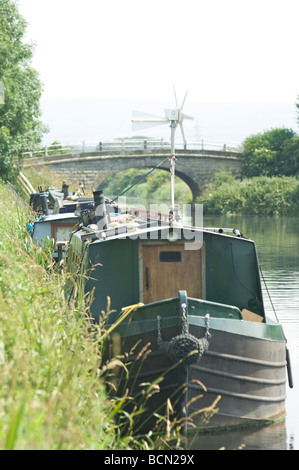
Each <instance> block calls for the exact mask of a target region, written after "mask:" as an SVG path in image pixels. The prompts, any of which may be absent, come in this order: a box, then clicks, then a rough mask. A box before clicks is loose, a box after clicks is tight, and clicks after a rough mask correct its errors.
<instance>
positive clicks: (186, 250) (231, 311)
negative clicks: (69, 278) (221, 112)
mask: <svg viewBox="0 0 299 470" xmlns="http://www.w3.org/2000/svg"><path fill="white" fill-rule="evenodd" d="M184 102H185V99H184V101H183V104H184ZM182 108H183V105H182V106H181V107H180V108H178V107H177V108H175V109H173V110H166V111H165V118H163V119H162V118H159V119H157V123H158V124H161V123H167V122H168V123H170V128H171V153H170V156H169V163H170V180H171V205H170V211H169V217H168V220H167V219H165V218H164V219H163V220H161V219H160V218H159V217H156V218H155V220H152V219H151V217H146V218H145V217H143V218H140V217H138V215H137V216H136V217H135V218H134V217H133V216H132V215H129V214H121V215H120V216H118V218H115V217H114V218H113V220H112V219H111V214H107V212H106V209H105V204H104V196H103V194H102V193H101V191H100V192H99V193H97V194H96V200H97V203H95V211H94V215H93V217H86V214H85V216H84V219H85V222H84V220H83V218H82V220H81V226H80V229H79V230H76V231H74V232H73V234H72V235H71V239H70V243H69V258H68V262H69V266H70V270H71V271H72V272H73V273H74V275H76V276H77V277H78V282H79V281H80V282H81V286H82V288H83V289H84V292H85V293H86V294H87V293H90V298H91V299H92V303H91V306H90V314H91V321H92V322H95V323H98V322H100V323H101V325H102V322H103V316H104V318H106V333H105V334H104V336H106V337H109V341H108V344H109V348H108V349H109V350H111V354H112V355H113V354H114V355H117V356H119V355H122V356H123V357H124V358H125V360H126V372H127V371H129V375H128V376H127V374H126V373H124V369H123V368H121V367H119V368H116V371H115V377H114V379H110V381H111V382H112V381H113V380H115V382H114V385H115V384H117V385H118V387H123V389H124V392H123V393H124V396H128V394H129V396H131V397H132V396H133V397H135V396H136V397H137V396H142V390H143V389H144V387H146V388H147V390H150V393H149V397H148V400H147V402H146V405H145V407H144V408H140V414H141V419H142V420H143V424H144V425H146V423H149V422H150V418H151V417H154V416H159V415H161V414H162V415H164V414H165V412H166V410H168V412H170V411H171V412H172V411H173V412H174V417H173V419H178V420H184V422H185V423H186V430H189V429H201V430H211V429H213V430H215V429H223V428H226V429H232V428H236V427H248V426H251V425H267V424H270V423H273V422H276V421H278V420H282V419H284V416H285V401H286V381H287V375H288V377H289V385H290V386H291V387H292V376H291V369H290V362H289V356H288V350H287V347H286V338H285V335H284V331H283V328H282V326H281V324H280V323H279V322H278V321H277V322H276V321H273V320H272V319H270V318H269V315H268V314H267V312H266V311H265V307H264V302H263V296H262V286H261V278H260V270H259V263H258V257H257V251H256V246H255V243H254V241H253V240H250V239H247V238H246V237H245V236H243V235H242V234H241V233H240V232H239V231H238V230H236V229H222V228H209V227H207V228H204V227H203V224H202V223H198V221H196V218H195V223H194V224H193V225H191V226H186V225H184V224H183V223H182V220H180V217H179V215H178V214H177V212H176V211H175V203H174V194H175V192H174V174H175V161H176V158H175V155H174V154H175V151H174V133H175V130H176V127H177V126H178V125H179V126H180V127H181V129H182V121H183V119H184V117H188V116H185V115H184V114H183V112H182ZM155 119H156V118H153V119H150V121H149V122H150V125H152V124H153V122H154V121H155ZM141 121H142V122H141V124H142V125H143V124H144V122H143V120H142V119H141ZM183 136H184V133H183ZM122 194H123V193H122ZM195 209H196V208H195ZM69 295H71V293H70V294H69ZM107 305H108V307H107ZM107 311H108V312H109V314H108V315H107V316H105V312H107ZM287 372H288V374H287ZM118 374H119V375H118ZM136 406H138V405H136Z"/></svg>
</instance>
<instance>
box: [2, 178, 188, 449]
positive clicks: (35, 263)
mask: <svg viewBox="0 0 299 470" xmlns="http://www.w3.org/2000/svg"><path fill="white" fill-rule="evenodd" d="M33 217H34V215H33V214H32V213H31V212H30V209H29V208H28V206H27V205H26V204H24V203H23V202H22V200H21V199H18V198H17V197H16V195H15V193H13V192H11V190H10V189H9V187H8V186H5V185H4V184H2V183H1V182H0V230H1V237H0V312H1V313H0V344H3V345H4V358H2V359H3V360H1V361H0V368H1V374H0V404H1V406H0V449H5V450H12V449H25V450H46V449H47V450H80V449H82V450H91V449H96V450H100V449H105V450H107V449H145V450H146V449H164V448H170V446H171V447H172V448H173V447H180V446H181V435H180V430H181V428H182V427H183V426H184V425H183V423H182V422H181V421H176V420H174V419H172V418H171V413H172V402H171V400H172V398H171V397H170V400H169V401H168V403H167V407H166V408H165V409H162V408H161V409H159V410H157V413H156V415H155V419H156V424H154V426H153V427H152V428H151V429H150V430H149V431H144V430H143V429H142V427H141V424H142V423H143V421H144V420H143V418H142V414H143V411H144V410H145V409H146V403H147V400H148V399H149V398H150V397H151V396H152V395H153V394H154V393H159V382H160V381H161V380H163V377H161V378H157V380H156V381H155V383H151V384H150V383H148V384H147V383H145V384H144V385H143V387H142V389H141V390H140V394H139V396H132V393H131V392H132V390H130V389H128V388H127V387H124V388H122V389H121V388H120V387H118V386H117V384H116V382H115V376H117V375H118V371H122V372H123V374H125V376H126V380H127V383H129V377H128V374H129V369H130V367H128V361H129V362H130V355H126V357H122V356H119V355H118V354H117V350H116V351H115V356H114V357H113V358H112V359H111V360H109V361H107V362H105V361H103V356H102V351H103V349H104V344H103V343H104V341H105V339H106V337H107V335H108V333H107V332H106V331H105V328H104V325H103V324H100V323H99V324H98V325H93V326H91V324H90V321H89V316H88V313H89V302H90V301H91V299H90V298H86V297H85V296H84V295H83V294H82V292H78V291H77V294H78V295H77V296H76V299H71V300H70V299H69V300H67V299H66V296H65V286H66V284H67V282H70V281H71V280H72V279H71V278H70V275H69V274H68V273H67V271H66V269H65V266H64V264H63V263H62V264H60V265H58V266H57V265H56V264H55V263H54V262H53V260H52V257H51V250H50V249H49V250H48V248H49V246H48V247H47V249H46V250H45V249H43V248H42V247H37V246H35V245H33V243H32V240H31V238H30V236H29V235H28V234H27V232H26V224H27V222H29V221H30V220H32V218H33ZM44 248H45V247H44ZM137 346H138V345H137ZM137 346H136V347H137ZM148 353H149V347H146V348H141V349H140V351H139V352H138V354H137V361H136V363H135V364H133V366H134V367H135V368H136V367H137V368H138V367H140V365H141V364H142V363H143V362H144V361H146V357H147V355H148ZM134 354H135V352H134ZM0 359H1V358H0ZM116 372H117V374H116Z"/></svg>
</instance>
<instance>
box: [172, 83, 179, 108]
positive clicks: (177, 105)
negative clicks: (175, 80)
mask: <svg viewBox="0 0 299 470" xmlns="http://www.w3.org/2000/svg"><path fill="white" fill-rule="evenodd" d="M173 91H174V97H175V105H176V107H177V108H178V107H179V103H178V99H177V96H176V92H175V88H174V87H173Z"/></svg>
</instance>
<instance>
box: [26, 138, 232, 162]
mask: <svg viewBox="0 0 299 470" xmlns="http://www.w3.org/2000/svg"><path fill="white" fill-rule="evenodd" d="M170 146H171V144H170V141H169V140H165V139H128V138H127V139H115V140H106V141H93V142H92V141H83V142H80V143H77V144H69V145H64V144H55V145H45V146H43V147H40V148H37V149H35V150H33V151H28V152H24V153H22V156H24V157H29V158H30V157H33V156H50V155H59V154H65V153H76V154H77V153H87V152H99V151H105V152H110V151H111V152H113V151H121V150H124V151H133V150H165V149H166V150H168V149H170ZM175 148H176V150H187V149H188V150H199V151H203V150H219V151H223V152H225V151H227V152H240V151H241V146H240V144H237V143H233V144H232V143H230V144H226V143H224V144H222V143H219V142H206V141H204V140H203V139H202V140H199V141H191V140H189V141H188V142H187V143H184V142H183V141H176V143H175Z"/></svg>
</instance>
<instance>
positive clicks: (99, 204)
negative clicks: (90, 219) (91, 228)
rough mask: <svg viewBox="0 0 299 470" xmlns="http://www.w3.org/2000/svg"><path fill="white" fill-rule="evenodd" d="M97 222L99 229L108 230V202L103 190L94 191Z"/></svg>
mask: <svg viewBox="0 0 299 470" xmlns="http://www.w3.org/2000/svg"><path fill="white" fill-rule="evenodd" d="M93 198H94V205H95V215H96V224H97V226H98V229H99V230H106V229H107V228H108V223H107V214H106V203H105V198H104V194H103V191H94V193H93Z"/></svg>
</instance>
